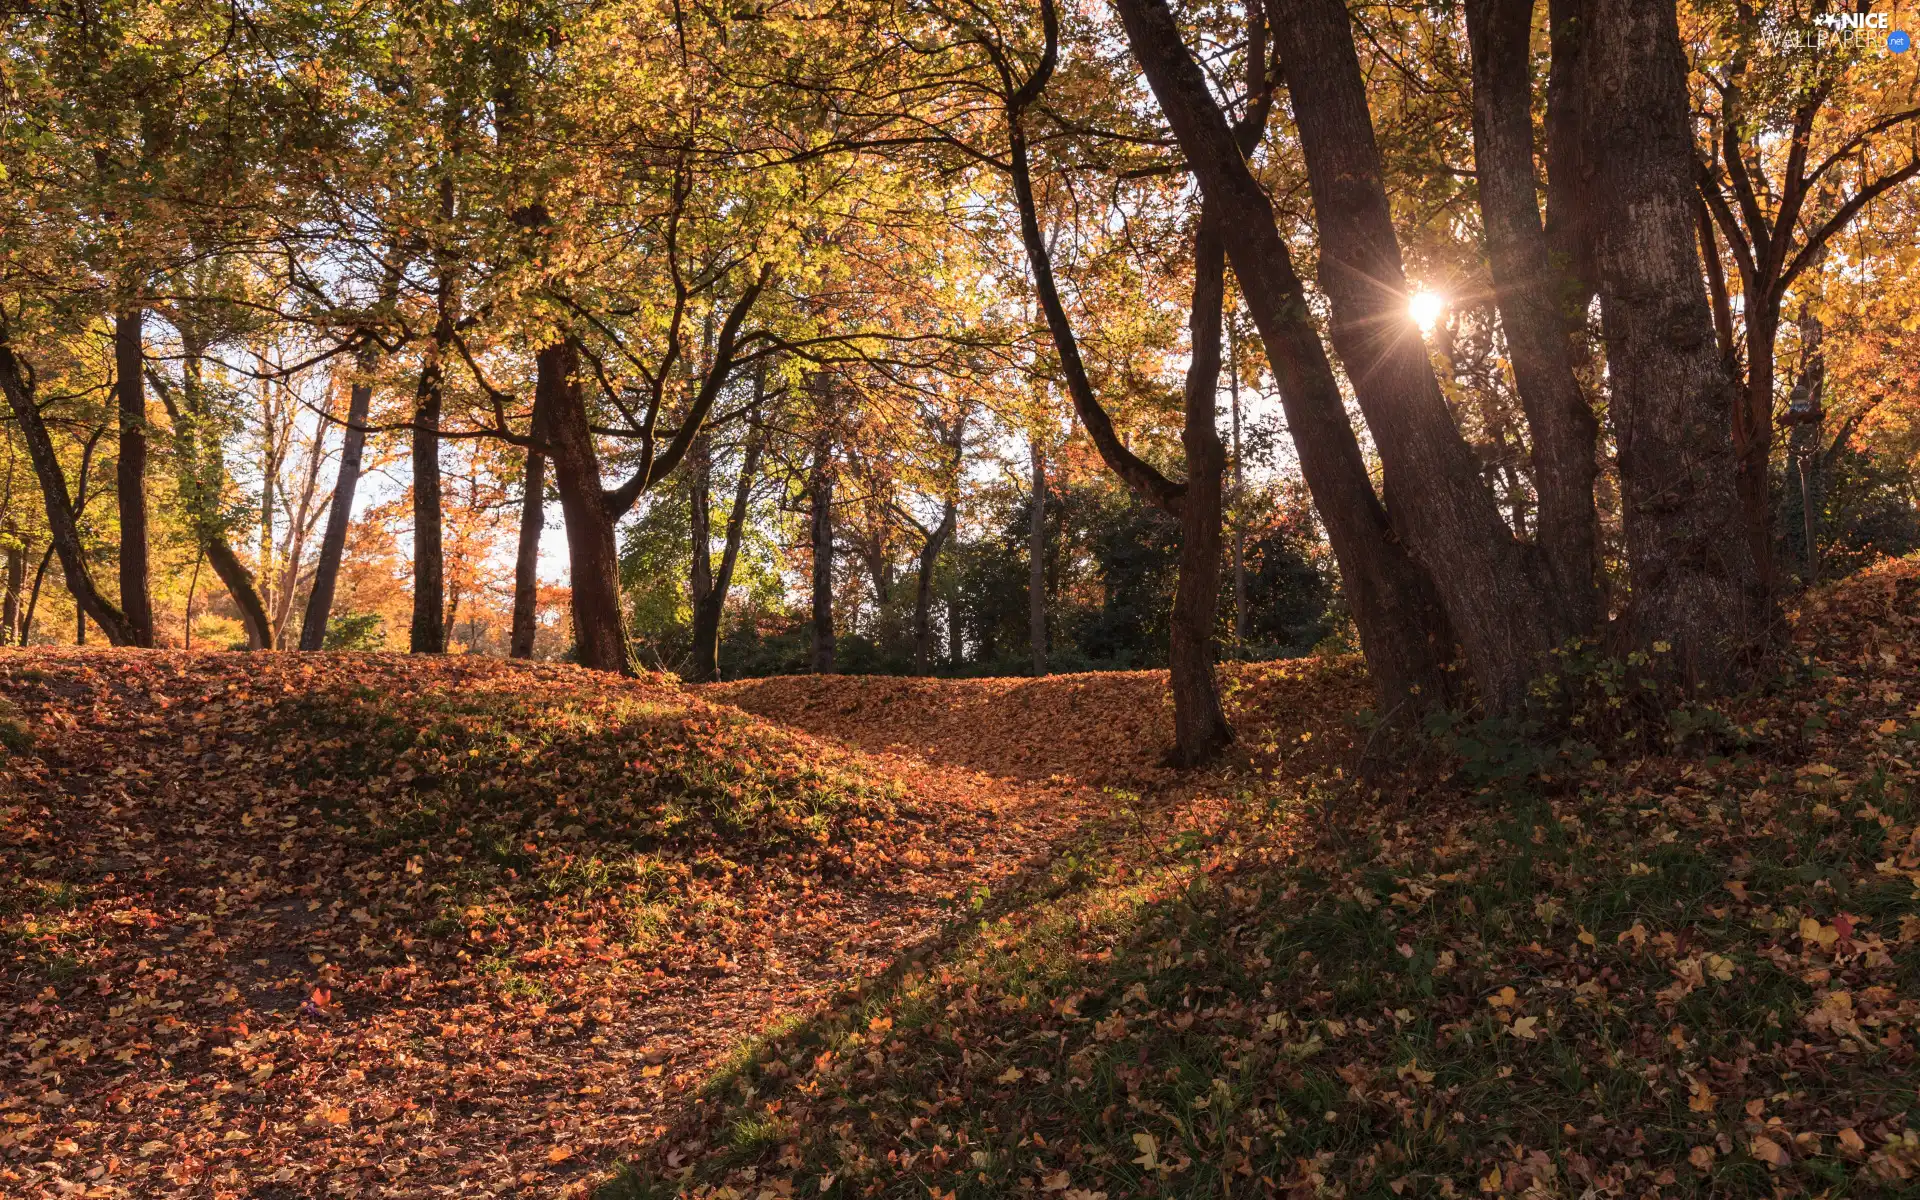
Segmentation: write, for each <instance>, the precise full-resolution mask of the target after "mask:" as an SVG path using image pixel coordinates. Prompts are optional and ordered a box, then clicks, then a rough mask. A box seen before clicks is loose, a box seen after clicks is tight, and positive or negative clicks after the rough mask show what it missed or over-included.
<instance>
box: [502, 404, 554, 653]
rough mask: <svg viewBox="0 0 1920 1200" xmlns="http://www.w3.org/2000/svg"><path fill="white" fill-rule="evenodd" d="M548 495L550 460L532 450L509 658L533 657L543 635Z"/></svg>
mask: <svg viewBox="0 0 1920 1200" xmlns="http://www.w3.org/2000/svg"><path fill="white" fill-rule="evenodd" d="M535 436H536V437H537V436H538V435H537V434H536V435H535ZM546 493H547V456H546V455H545V454H542V453H541V452H540V451H538V450H528V451H527V467H526V475H525V478H524V479H523V481H522V483H521V490H520V546H519V550H518V551H517V552H516V553H515V555H514V559H513V633H512V636H511V639H510V644H509V649H508V654H509V655H511V656H512V657H514V658H532V657H533V639H534V635H535V634H536V633H538V632H539V605H540V534H541V532H542V530H543V529H544V528H545V526H546V521H547V515H546V514H547V495H546Z"/></svg>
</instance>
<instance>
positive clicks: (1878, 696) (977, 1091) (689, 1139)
mask: <svg viewBox="0 0 1920 1200" xmlns="http://www.w3.org/2000/svg"><path fill="white" fill-rule="evenodd" d="M1797 630H1798V632H1797V635H1796V637H1797V648H1798V650H1799V654H1798V655H1796V658H1797V659H1798V661H1797V662H1796V663H1794V664H1793V665H1792V666H1791V667H1790V668H1789V669H1788V671H1787V672H1786V673H1785V674H1784V675H1783V676H1782V678H1780V679H1778V680H1776V681H1775V682H1774V683H1773V684H1772V685H1771V686H1770V687H1768V688H1766V689H1764V690H1763V692H1762V693H1761V694H1759V695H1756V696H1754V697H1752V698H1750V699H1748V700H1746V701H1743V702H1741V703H1740V704H1739V705H1736V706H1732V707H1731V708H1730V710H1729V711H1728V712H1727V713H1726V714H1724V715H1725V716H1727V717H1728V718H1730V721H1729V723H1728V724H1726V725H1725V726H1722V727H1720V728H1719V734H1718V737H1719V740H1720V742H1721V746H1720V749H1721V750H1722V752H1721V753H1718V754H1708V753H1705V752H1702V751H1695V752H1691V753H1686V754H1681V753H1678V752H1674V751H1670V750H1666V749H1660V750H1658V751H1654V752H1643V753H1639V754H1632V755H1629V754H1620V753H1616V754H1614V755H1613V756H1612V761H1603V760H1599V759H1595V758H1593V757H1591V755H1587V756H1577V755H1575V756H1562V758H1561V759H1560V761H1559V762H1558V764H1557V765H1555V766H1554V767H1553V769H1552V770H1551V772H1532V773H1529V772H1525V771H1512V770H1507V771H1504V772H1503V771H1500V770H1487V769H1484V768H1489V767H1494V768H1497V767H1499V766H1500V764H1502V763H1511V762H1513V761H1514V760H1515V755H1513V754H1510V753H1506V752H1505V750H1506V749H1511V748H1504V749H1503V748H1502V747H1500V746H1497V745H1494V744H1491V742H1490V741H1489V740H1488V739H1482V740H1481V741H1480V743H1479V744H1478V746H1477V747H1476V746H1474V745H1472V744H1470V743H1468V742H1465V741H1463V742H1462V743H1461V746H1462V748H1463V749H1465V750H1467V752H1468V761H1467V762H1466V763H1465V764H1464V765H1465V767H1466V768H1467V769H1464V770H1462V771H1460V772H1459V773H1458V774H1457V775H1455V776H1454V777H1453V779H1452V780H1451V781H1449V782H1447V783H1445V784H1439V785H1437V784H1435V783H1434V782H1433V772H1432V771H1431V770H1430V769H1428V770H1427V771H1426V773H1425V774H1424V775H1416V774H1412V773H1409V775H1408V776H1407V777H1406V778H1404V779H1397V780H1396V779H1394V778H1381V777H1376V778H1374V779H1372V780H1370V781H1369V782H1368V783H1366V784H1364V785H1362V784H1357V783H1354V782H1352V781H1350V780H1342V779H1340V778H1339V777H1338V776H1337V775H1336V774H1335V773H1334V772H1333V771H1331V770H1323V771H1321V772H1320V773H1318V774H1317V775H1306V776H1301V775H1294V776H1292V777H1287V776H1284V775H1280V774H1276V773H1273V772H1253V771H1247V770H1245V769H1244V768H1242V767H1238V766H1236V767H1232V768H1230V769H1228V770H1227V771H1225V772H1223V773H1220V774H1218V775H1215V776H1213V777H1211V778H1210V779H1206V780H1202V781H1198V782H1194V783H1191V784H1189V786H1186V787H1185V788H1183V789H1181V791H1180V792H1179V793H1178V794H1177V795H1176V796H1174V797H1173V798H1171V799H1168V800H1165V801H1164V802H1163V804H1162V808H1163V809H1171V810H1177V811H1170V812H1165V813H1163V815H1164V816H1165V817H1166V819H1164V820H1163V821H1161V822H1160V823H1159V824H1157V825H1151V824H1147V823H1145V822H1143V823H1142V825H1141V826H1140V828H1139V831H1138V836H1137V837H1136V838H1134V839H1132V840H1131V841H1127V840H1124V839H1122V840H1116V841H1113V842H1109V843H1105V844H1104V845H1103V846H1096V847H1092V848H1090V849H1089V850H1088V852H1087V853H1084V854H1076V855H1074V856H1071V857H1062V858H1059V859H1056V860H1054V862H1053V863H1052V865H1051V868H1050V872H1049V874H1048V877H1047V881H1046V884H1045V886H1043V887H1040V888H1038V889H1036V898H1035V899H1034V900H1033V901H1032V902H1030V903H1027V904H1024V905H1021V906H1019V907H1017V908H1014V909H1011V910H1009V911H1007V912H1005V913H1003V914H1001V915H1000V916H998V917H997V918H996V919H994V920H991V921H987V922H983V923H982V924H981V925H980V926H978V927H977V929H976V930H975V931H974V932H973V934H972V935H971V936H970V937H968V938H966V939H964V940H961V941H959V942H958V943H956V944H954V945H952V946H951V947H950V948H948V949H947V950H946V952H944V953H943V954H941V955H939V956H937V957H934V958H929V959H927V960H925V961H924V962H922V963H920V964H919V965H917V966H916V967H915V968H914V969H912V970H909V971H907V972H904V973H902V974H899V975H898V976H897V977H894V978H891V979H888V980H885V981H882V982H881V983H880V984H879V985H877V986H875V987H872V988H869V989H867V990H866V991H865V992H864V993H862V994H860V995H858V996H856V997H853V998H851V999H849V1000H847V1001H846V1002H844V1003H842V1004H840V1005H839V1006H838V1007H836V1008H835V1009H833V1010H832V1011H830V1012H827V1013H824V1014H822V1015H820V1016H817V1017H815V1018H813V1019H811V1020H808V1021H805V1022H802V1023H800V1024H797V1025H796V1026H794V1027H793V1028H790V1029H787V1030H784V1031H782V1032H780V1033H779V1034H778V1036H774V1037H770V1038H767V1039H765V1040H764V1041H763V1042H762V1043H761V1044H760V1045H759V1046H758V1047H756V1048H755V1049H754V1050H753V1051H752V1052H751V1054H749V1055H747V1056H746V1057H745V1059H744V1061H743V1062H742V1063H741V1064H740V1065H739V1066H738V1067H737V1068H736V1069H734V1070H733V1071H732V1072H730V1073H727V1074H723V1075H722V1076H720V1077H718V1078H716V1079H715V1080H714V1081H713V1082H712V1083H711V1084H710V1085H709V1086H708V1088H707V1089H705V1091H704V1092H703V1094H702V1095H701V1096H700V1097H698V1098H697V1099H696V1101H695V1102H694V1104H693V1106H692V1108H691V1109H690V1110H689V1111H688V1112H687V1113H686V1114H685V1115H683V1117H682V1118H681V1120H680V1121H679V1123H678V1124H677V1125H676V1126H675V1127H674V1128H673V1130H672V1131H671V1132H670V1134H669V1135H668V1136H667V1137H666V1138H664V1139H663V1140H662V1141H661V1142H660V1143H659V1144H658V1145H657V1146H656V1147H655V1148H654V1149H653V1151H652V1152H651V1153H650V1154H648V1155H645V1156H642V1157H641V1158H640V1159H638V1160H636V1161H635V1162H634V1163H633V1164H632V1166H631V1169H630V1171H629V1172H628V1173H626V1174H625V1175H623V1177H622V1178H620V1179H619V1180H618V1181H616V1182H615V1183H614V1184H612V1185H611V1186H610V1187H609V1188H608V1195H609V1196H618V1197H653V1196H666V1195H675V1194H679V1195H692V1196H704V1197H735V1198H738V1197H756V1196H757V1197H774V1196H789V1195H792V1196H812V1195H827V1196H865V1195H885V1196H898V1197H925V1196H929V1195H931V1196H933V1197H936V1198H940V1200H949V1198H952V1197H962V1196H974V1197H987V1196H1006V1195H1034V1196H1045V1195H1058V1196H1063V1197H1065V1198H1066V1200H1098V1198H1100V1197H1112V1198H1118V1197H1121V1196H1171V1195H1181V1196H1229V1195H1231V1196H1239V1195H1248V1196H1261V1195H1280V1194H1285V1195H1289V1196H1300V1197H1308V1196H1360V1195H1368V1196H1372V1195H1381V1196H1389V1195H1390V1196H1401V1195H1408V1196H1411V1195H1426V1196H1464V1195H1481V1194H1485V1195H1530V1196H1592V1197H1605V1196H1627V1195H1632V1196H1652V1195H1662V1196H1671V1195H1756V1196H1760V1195H1771V1196H1783V1195H1814V1194H1822V1195H1829V1196H1842V1195H1848V1196H1868V1195H1871V1196H1889V1195H1901V1194H1916V1193H1920V1127H1917V1125H1916V1122H1917V1121H1920V1116H1916V1109H1920V1096H1917V1095H1916V1091H1915V1085H1916V1082H1920V1070H1916V1062H1915V1052H1916V1038H1920V795H1916V791H1917V788H1920V772H1917V771H1916V767H1915V763H1916V762H1917V761H1920V704H1917V703H1916V701H1920V563H1916V562H1915V561H1913V560H1905V561H1899V562H1892V563H1886V564H1883V565H1882V566H1880V567H1878V568H1876V569H1874V570H1871V571H1869V572H1866V573H1864V574H1862V575H1860V576H1858V577H1855V578H1853V579H1850V580H1847V581H1845V582H1844V583H1842V584H1840V585H1837V586H1835V587H1834V588H1832V589H1830V590H1828V591H1827V592H1825V593H1823V594H1821V595H1820V596H1817V597H1815V598H1813V599H1812V600H1811V601H1810V602H1809V603H1808V605H1807V606H1806V609H1805V611H1804V612H1803V613H1801V614H1798V619H1797ZM1085 683H1086V685H1087V686H1089V687H1094V688H1097V687H1098V686H1099V681H1097V680H1089V681H1085ZM1022 686H1027V687H1033V688H1035V689H1036V690H1038V689H1040V688H1042V687H1050V688H1061V687H1065V686H1067V685H1065V684H1062V683H1058V682H1051V681H1050V682H1049V683H1047V684H1045V685H1018V684H1007V683H997V684H981V685H971V684H968V685H959V686H958V687H957V688H956V689H955V690H956V691H958V693H959V694H960V696H961V698H962V699H961V701H960V704H959V705H957V706H956V711H959V712H965V711H967V709H966V706H968V705H973V704H975V703H976V702H977V697H976V694H975V691H974V690H973V689H994V688H999V689H1003V690H1005V691H1009V692H1017V691H1018V690H1019V688H1021V687H1022ZM729 694H731V695H733V696H735V697H736V698H738V699H739V700H740V702H741V703H743V704H749V705H754V706H756V707H759V708H761V709H762V710H763V711H768V712H772V713H777V714H782V715H784V716H787V717H788V718H789V719H793V720H795V721H797V722H798V723H801V724H809V723H811V727H814V728H819V729H823V730H832V731H836V732H837V731H840V730H841V729H842V728H843V727H844V728H846V732H848V733H850V734H852V735H853V736H854V737H855V738H856V740H858V739H859V737H860V736H861V734H862V730H863V729H866V728H867V724H868V722H869V721H871V719H872V718H871V717H869V718H867V719H866V720H863V721H862V722H861V723H860V724H858V725H854V726H851V727H847V726H845V724H844V723H846V722H850V721H853V719H854V718H856V717H858V716H859V715H860V714H861V713H862V712H863V711H869V712H872V711H876V710H877V713H878V714H883V715H881V716H880V720H879V721H878V722H877V723H878V724H880V725H881V726H883V727H884V728H886V729H888V730H889V731H891V730H893V729H896V728H897V729H899V730H901V731H904V736H903V737H901V738H900V739H899V740H900V741H902V743H903V744H906V745H915V744H918V745H920V746H922V747H923V748H925V749H928V750H929V751H930V752H933V753H936V754H939V753H944V754H951V755H954V756H956V757H960V758H962V759H966V760H968V761H976V760H978V761H983V762H984V761H985V757H986V756H988V755H989V754H990V751H989V750H988V749H986V748H985V747H982V746H974V745H970V744H969V743H968V740H967V736H966V733H967V729H968V727H969V723H970V722H971V721H972V720H975V719H977V718H975V717H971V716H969V717H966V718H964V719H961V718H959V717H956V718H955V719H954V721H953V722H952V724H951V725H950V726H949V725H948V724H946V723H945V719H944V718H943V717H942V716H941V713H940V709H941V707H942V705H941V702H940V700H939V697H940V695H942V694H943V693H942V690H941V688H940V686H939V685H930V684H899V683H892V684H883V683H866V682H853V681H842V682H835V683H832V684H830V685H827V686H825V687H823V688H821V689H820V691H819V692H818V693H817V698H814V699H809V698H808V689H807V688H806V687H804V686H803V685H801V684H798V683H796V682H792V681H775V682H769V683H765V684H743V685H738V686H737V687H736V688H734V689H733V690H732V691H731V692H730V693H729ZM1150 700H1151V692H1150V690H1143V691H1142V692H1141V693H1140V694H1139V696H1138V697H1137V698H1136V700H1135V701H1134V704H1135V706H1136V707H1151V704H1150ZM1063 707H1064V706H1061V705H1042V704H1035V705H1031V706H1029V709H1028V710H1027V711H1029V712H1031V713H1033V714H1035V719H1040V720H1047V721H1057V720H1059V719H1060V717H1059V714H1060V713H1061V712H1062V710H1063ZM1067 711H1070V710H1067ZM890 713H898V714H901V715H899V716H887V715H884V714H890ZM1114 719H1126V718H1114ZM1016 724H1018V723H1016ZM1268 724H1269V725H1271V726H1274V727H1276V728H1278V727H1279V726H1280V725H1281V722H1279V721H1277V720H1269V722H1268ZM1715 724H1717V723H1715V722H1711V721H1703V720H1702V719H1701V716H1700V714H1698V713H1680V714H1675V726H1674V729H1675V731H1676V732H1685V731H1686V730H1688V729H1695V730H1698V729H1701V728H1706V727H1712V726H1714V725H1715ZM992 728H993V729H994V730H995V731H996V733H1000V732H1004V731H1005V729H1006V724H1005V723H1004V722H1002V723H1001V724H996V725H994V726H992ZM868 736H871V735H868ZM886 736H889V737H892V736H894V735H893V734H892V733H891V732H889V733H888V734H887V735H886ZM1015 736H1018V734H1017V731H1016V734H1015ZM1046 736H1051V735H1043V737H1042V738H1041V739H1039V740H1037V741H1033V740H1030V741H1027V742H1024V743H1021V744H1020V745H1019V746H1018V747H1017V748H1016V749H1015V751H1014V753H1013V755H1012V756H1011V758H1012V761H1013V762H1014V763H1015V764H1016V767H1015V769H1016V770H1017V771H1026V772H1044V771H1050V770H1052V769H1054V768H1053V767H1052V766H1051V765H1049V764H1048V763H1047V762H1046V761H1045V760H1046V758H1047V754H1048V751H1047V749H1046ZM956 739H957V740H956ZM1062 753H1067V752H1066V751H1062ZM1132 761H1133V763H1134V767H1135V768H1138V767H1139V766H1140V765H1141V764H1140V762H1139V758H1138V755H1135V756H1134V758H1133V760H1132ZM1036 764H1037V765H1036ZM1476 772H1477V774H1478V777H1479V778H1481V779H1483V780H1486V781H1487V782H1485V783H1484V784H1483V786H1480V787H1477V788H1476V787H1473V786H1470V785H1469V784H1468V783H1467V782H1464V781H1466V780H1470V779H1473V778H1475V777H1476ZM1120 809H1121V811H1122V812H1126V811H1130V810H1131V805H1130V804H1129V803H1127V802H1122V803H1121V804H1120Z"/></svg>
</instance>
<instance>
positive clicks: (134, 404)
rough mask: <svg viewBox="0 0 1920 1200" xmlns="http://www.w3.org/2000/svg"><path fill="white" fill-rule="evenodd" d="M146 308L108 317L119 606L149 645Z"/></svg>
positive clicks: (138, 638) (138, 637)
mask: <svg viewBox="0 0 1920 1200" xmlns="http://www.w3.org/2000/svg"><path fill="white" fill-rule="evenodd" d="M144 316H145V314H144V313H142V312H141V311H140V310H139V309H137V308H136V309H130V310H128V311H126V312H122V313H119V314H118V315H116V316H115V317H114V319H113V360H114V372H115V376H114V395H115V397H116V398H117V399H118V400H119V411H120V456H119V461H118V464H117V465H116V467H115V469H114V481H115V496H116V499H117V500H118V502H119V506H120V608H121V611H122V612H124V613H125V614H126V617H127V626H128V627H129V628H130V629H132V631H133V638H134V644H135V645H136V646H149V647H150V646H152V645H153V595H152V591H151V586H150V583H149V580H148V575H149V568H148V563H147V551H148V538H147V387H146V345H145V343H144V341H143V340H142V338H141V323H142V320H143V318H144Z"/></svg>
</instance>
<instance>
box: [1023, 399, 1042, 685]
mask: <svg viewBox="0 0 1920 1200" xmlns="http://www.w3.org/2000/svg"><path fill="white" fill-rule="evenodd" d="M1027 448H1028V457H1029V460H1030V461H1031V463H1032V466H1033V506H1032V508H1031V509H1030V510H1029V512H1028V515H1027V644H1028V645H1029V646H1030V647H1032V650H1033V673H1034V674H1035V675H1045V674H1046V673H1047V457H1046V454H1045V452H1044V451H1042V450H1041V449H1040V438H1039V436H1038V435H1033V436H1030V437H1029V438H1028V439H1027Z"/></svg>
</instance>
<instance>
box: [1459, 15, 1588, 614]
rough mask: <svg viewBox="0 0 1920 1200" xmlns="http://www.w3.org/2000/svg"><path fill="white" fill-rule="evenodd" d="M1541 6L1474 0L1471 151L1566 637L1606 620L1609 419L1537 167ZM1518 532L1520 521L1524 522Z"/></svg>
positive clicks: (1541, 534) (1544, 549)
mask: <svg viewBox="0 0 1920 1200" xmlns="http://www.w3.org/2000/svg"><path fill="white" fill-rule="evenodd" d="M1534 2H1535V0H1468V3H1467V35H1468V38H1469V39H1470V41H1471V43H1472V50H1473V145H1474V170H1475V178H1476V180H1477V182H1478V185H1479V191H1480V212H1481V219H1482V223H1483V225H1484V226H1485V228H1486V234H1487V257H1488V260H1489V263H1490V265H1491V267H1492V271H1493V287H1494V297H1495V300H1496V301H1497V303H1498V304H1499V308H1500V324H1501V328H1502V329H1503V330H1504V331H1505V333H1506V335H1507V349H1508V353H1509V356H1510V359H1511V361H1512V363H1513V379H1514V385H1515V387H1516V389H1517V390H1518V391H1519V393H1520V405H1521V407H1522V408H1523V409H1524V410H1525V411H1526V414H1527V424H1528V427H1529V428H1530V429H1531V431H1532V434H1533V438H1532V441H1533V477H1534V486H1535V487H1536V488H1537V489H1538V491H1539V496H1540V512H1539V516H1538V519H1537V523H1536V540H1537V543H1538V545H1539V547H1540V550H1541V553H1542V556H1543V557H1544V559H1545V560H1546V566H1547V572H1548V574H1549V576H1550V577H1551V582H1552V594H1553V604H1552V605H1551V608H1550V611H1551V613H1552V615H1553V616H1554V617H1555V618H1557V619H1556V620H1555V621H1554V624H1555V626H1556V632H1557V633H1558V634H1560V635H1561V636H1567V635H1575V636H1579V635H1586V634H1590V633H1592V632H1593V631H1594V629H1595V627H1596V626H1597V624H1598V623H1599V619H1600V606H1599V597H1600V593H1599V587H1598V581H1599V566H1600V523H1599V514H1598V511H1597V510H1596V509H1595V507H1594V501H1593V481H1594V476H1595V475H1596V473H1597V471H1596V468H1595V464H1594V452H1595V443H1596V441H1597V439H1598V437H1599V423H1598V422H1597V421H1595V420H1594V416H1593V410H1592V408H1591V407H1590V406H1589V405H1588V404H1587V399H1586V396H1585V395H1584V394H1583V393H1582V392H1581V390H1580V382H1579V380H1578V379H1577V378H1575V376H1574V373H1573V357H1572V355H1571V353H1570V352H1569V349H1568V344H1567V327H1566V322H1565V321H1564V319H1563V318H1562V316H1561V313H1560V309H1559V305H1558V303H1557V297H1556V295H1555V292H1556V290H1557V289H1556V287H1555V279H1556V276H1555V273H1554V271H1553V269H1552V267H1551V265H1550V263H1549V255H1548V251H1547V235H1546V230H1545V228H1544V227H1543V226H1542V225H1541V223H1540V206H1539V202H1538V200H1537V198H1536V197H1537V187H1536V183H1535V177H1534V169H1533V98H1532V84H1531V81H1532V77H1533V68H1532V62H1531V59H1530V55H1529V44H1530V40H1531V37H1532V33H1533V8H1534ZM1516 529H1517V525H1516Z"/></svg>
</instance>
